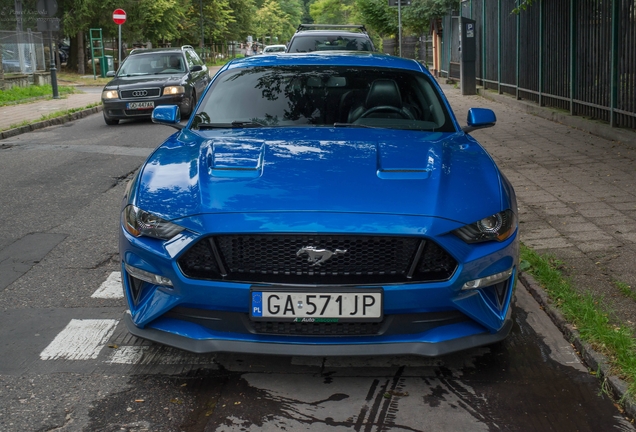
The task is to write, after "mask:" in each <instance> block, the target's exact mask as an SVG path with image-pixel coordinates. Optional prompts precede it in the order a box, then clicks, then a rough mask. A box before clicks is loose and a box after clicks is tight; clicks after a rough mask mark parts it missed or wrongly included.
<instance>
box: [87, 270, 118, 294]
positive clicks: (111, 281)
mask: <svg viewBox="0 0 636 432" xmlns="http://www.w3.org/2000/svg"><path fill="white" fill-rule="evenodd" d="M91 297H92V298H102V299H120V298H124V292H123V290H122V286H121V272H112V273H111V274H110V275H108V278H107V279H106V280H105V281H104V282H103V283H102V284H101V285H100V287H99V288H98V289H97V291H95V292H94V293H93V295H91Z"/></svg>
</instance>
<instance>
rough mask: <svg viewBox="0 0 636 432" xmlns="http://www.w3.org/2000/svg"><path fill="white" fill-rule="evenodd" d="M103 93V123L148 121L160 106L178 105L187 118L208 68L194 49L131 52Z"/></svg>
mask: <svg viewBox="0 0 636 432" xmlns="http://www.w3.org/2000/svg"><path fill="white" fill-rule="evenodd" d="M107 76H112V77H114V79H113V80H112V81H110V82H109V83H108V84H106V86H105V87H104V90H103V91H102V103H103V104H104V121H105V122H106V124H107V125H116V124H117V123H119V120H123V119H132V118H140V117H147V118H150V116H151V114H152V110H153V109H154V108H155V107H156V106H159V105H178V106H179V108H180V110H181V115H182V116H185V117H187V116H189V115H190V114H191V113H192V110H193V109H194V106H195V105H196V103H197V98H198V97H199V96H200V95H201V94H202V93H203V91H204V90H205V87H206V86H207V85H208V83H209V82H210V79H211V78H210V74H209V72H208V68H207V66H206V65H205V64H204V63H203V61H202V60H201V59H200V58H199V56H198V55H197V53H196V52H194V48H192V47H191V46H190V45H185V46H182V47H180V48H156V49H134V50H132V51H131V52H130V54H129V55H128V57H126V60H124V61H123V62H122V64H121V66H120V67H119V70H117V73H116V74H115V72H108V74H107Z"/></svg>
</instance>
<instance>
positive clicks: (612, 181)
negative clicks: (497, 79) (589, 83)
mask: <svg viewBox="0 0 636 432" xmlns="http://www.w3.org/2000/svg"><path fill="white" fill-rule="evenodd" d="M441 85H442V88H443V90H444V92H445V93H446V95H447V97H448V99H449V100H450V103H451V106H452V107H453V110H454V111H455V114H456V116H457V117H458V120H459V121H460V124H462V125H465V124H466V113H467V111H468V108H471V107H483V108H491V109H492V110H494V111H495V113H496V115H497V125H496V126H495V127H493V128H489V129H483V130H478V131H474V132H473V133H472V135H473V136H474V137H475V138H476V139H477V140H479V141H480V142H481V143H482V145H483V146H484V147H485V148H486V149H487V150H488V151H489V152H490V153H491V154H492V156H493V158H494V159H495V160H496V162H497V164H498V165H499V166H500V167H501V169H502V170H503V172H504V174H505V175H506V176H507V177H508V179H510V181H511V182H512V184H513V185H514V187H515V190H516V192H517V198H518V204H519V210H520V233H521V241H522V242H523V243H524V244H526V245H527V246H529V247H531V248H532V249H534V250H535V251H537V252H540V253H549V254H552V255H554V256H555V257H557V258H558V259H560V260H561V261H563V262H564V266H563V271H564V273H565V274H566V275H568V276H570V277H571V280H572V281H573V285H574V287H575V288H576V289H577V290H579V291H580V292H585V291H587V290H589V291H591V292H592V293H594V294H595V295H602V296H604V298H605V301H606V302H607V304H609V306H610V307H611V308H612V309H613V310H614V311H615V312H616V315H617V317H618V318H619V319H620V320H621V321H622V322H624V323H626V324H628V325H631V326H632V327H633V328H634V329H636V301H634V300H633V299H632V298H630V297H628V296H626V295H624V294H623V293H621V291H620V290H619V289H618V288H617V287H616V285H615V282H616V281H618V282H623V283H626V284H627V285H629V286H631V289H632V291H633V292H636V163H635V161H636V133H633V132H629V131H624V130H621V131H620V132H619V133H618V134H616V133H614V132H616V131H610V130H609V127H606V128H605V127H601V128H599V127H598V123H596V122H592V121H586V120H583V119H581V118H577V119H574V120H575V121H576V124H577V126H579V127H582V128H585V129H588V130H593V131H595V132H596V133H602V134H604V135H606V136H609V137H611V138H614V139H616V138H617V137H618V138H620V139H621V141H612V140H610V139H606V138H603V137H600V136H597V135H592V134H590V133H589V132H587V131H584V130H579V129H575V128H572V127H569V126H566V125H563V124H559V123H556V122H553V121H550V120H546V119H544V118H541V117H539V116H536V115H532V114H529V113H527V112H526V111H527V109H526V108H527V107H526V106H524V104H523V103H519V102H517V101H516V100H515V99H514V98H510V97H507V96H500V95H497V100H498V101H499V102H495V101H493V100H489V99H487V98H484V97H482V96H462V95H461V93H460V91H459V90H458V89H456V88H454V87H453V86H451V85H446V84H441ZM501 101H504V103H501ZM533 109H534V108H533ZM537 109H538V108H537ZM548 111H549V110H548ZM548 114H549V113H548ZM586 124H588V125H589V126H590V127H589V128H587V127H586ZM604 130H605V131H606V132H607V133H604V132H603V131H604Z"/></svg>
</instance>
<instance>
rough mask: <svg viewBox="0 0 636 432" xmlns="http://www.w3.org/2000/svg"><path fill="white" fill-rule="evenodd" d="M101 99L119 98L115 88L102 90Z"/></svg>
mask: <svg viewBox="0 0 636 432" xmlns="http://www.w3.org/2000/svg"><path fill="white" fill-rule="evenodd" d="M102 99H119V94H118V93H117V90H104V91H103V92H102Z"/></svg>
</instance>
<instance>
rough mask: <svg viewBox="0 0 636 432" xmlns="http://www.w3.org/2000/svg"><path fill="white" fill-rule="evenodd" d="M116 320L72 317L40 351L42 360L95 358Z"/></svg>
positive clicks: (112, 329) (111, 331)
mask: <svg viewBox="0 0 636 432" xmlns="http://www.w3.org/2000/svg"><path fill="white" fill-rule="evenodd" d="M118 322H119V321H118V320H112V319H106V320H95V319H85V320H78V319H73V320H71V322H69V323H68V325H67V326H66V327H65V328H64V330H62V331H61V332H60V333H58V335H57V336H56V337H55V339H53V342H51V343H50V344H49V345H48V346H47V347H46V348H45V349H44V351H42V352H41V353H40V358H41V359H42V360H57V359H65V360H90V359H96V358H97V356H98V355H99V352H100V351H101V350H102V348H103V347H104V344H106V343H107V342H108V339H110V337H111V336H112V334H113V332H114V331H115V327H116V326H117V323H118Z"/></svg>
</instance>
